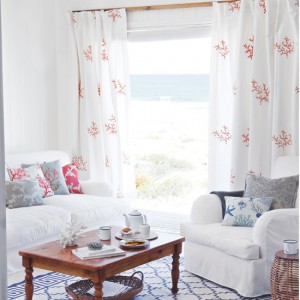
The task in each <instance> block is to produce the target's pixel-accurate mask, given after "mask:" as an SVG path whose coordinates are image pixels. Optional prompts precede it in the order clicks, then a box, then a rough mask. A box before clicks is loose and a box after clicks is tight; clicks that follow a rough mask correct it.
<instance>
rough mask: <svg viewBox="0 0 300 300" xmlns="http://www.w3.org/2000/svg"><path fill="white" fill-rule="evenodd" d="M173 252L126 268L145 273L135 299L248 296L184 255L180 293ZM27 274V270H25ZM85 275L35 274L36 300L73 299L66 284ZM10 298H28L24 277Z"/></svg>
mask: <svg viewBox="0 0 300 300" xmlns="http://www.w3.org/2000/svg"><path fill="white" fill-rule="evenodd" d="M171 262H172V258H171V256H168V257H165V258H162V259H159V260H157V261H153V262H151V263H148V264H144V265H142V266H139V267H137V268H135V269H132V270H129V271H126V272H124V273H122V275H131V274H132V273H133V272H135V271H142V272H143V274H144V289H143V291H142V292H141V293H140V294H138V295H137V296H135V298H134V300H171V299H172V300H173V299H177V300H198V299H201V300H222V299H225V300H237V299H239V300H246V299H254V298H245V297H242V296H240V295H239V294H237V293H236V292H235V291H234V290H231V289H228V288H225V287H222V286H220V285H218V284H216V283H213V282H211V281H209V280H206V279H204V278H201V277H199V276H196V275H193V274H191V273H189V272H187V271H185V270H184V267H183V258H181V259H180V277H179V282H178V288H179V291H178V294H177V295H173V294H172V292H171V289H170V288H171V286H172V280H171V267H172V264H171ZM24 275H25V272H24ZM81 279H82V278H78V277H74V276H70V275H64V274H61V273H56V272H49V273H47V274H43V275H39V276H36V277H35V278H34V296H33V299H34V300H72V298H71V297H70V296H69V295H68V294H67V293H66V291H65V286H67V285H69V284H71V283H73V282H76V281H78V280H81ZM7 298H8V300H24V299H25V297H24V281H22V282H18V283H14V284H12V285H11V286H9V287H8V294H7ZM255 299H257V300H271V296H270V295H266V296H262V297H256V298H255Z"/></svg>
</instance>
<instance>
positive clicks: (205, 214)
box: [191, 194, 223, 224]
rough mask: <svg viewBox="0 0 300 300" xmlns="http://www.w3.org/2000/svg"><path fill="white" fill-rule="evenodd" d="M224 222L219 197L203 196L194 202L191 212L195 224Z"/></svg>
mask: <svg viewBox="0 0 300 300" xmlns="http://www.w3.org/2000/svg"><path fill="white" fill-rule="evenodd" d="M222 220H223V218H222V205H221V201H220V199H219V197H218V196H217V195H213V194H208V195H202V196H200V197H199V198H197V199H196V200H195V201H194V203H193V206H192V211H191V221H192V222H193V223H199V224H209V223H220V222H222Z"/></svg>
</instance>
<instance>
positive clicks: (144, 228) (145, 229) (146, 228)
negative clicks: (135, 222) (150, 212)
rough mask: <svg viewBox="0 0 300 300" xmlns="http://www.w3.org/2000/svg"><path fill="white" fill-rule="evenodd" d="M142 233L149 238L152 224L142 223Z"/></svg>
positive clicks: (142, 235)
mask: <svg viewBox="0 0 300 300" xmlns="http://www.w3.org/2000/svg"><path fill="white" fill-rule="evenodd" d="M139 229H140V235H141V237H143V238H148V237H149V235H150V225H149V224H141V225H140V228H139Z"/></svg>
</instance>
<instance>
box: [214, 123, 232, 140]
mask: <svg viewBox="0 0 300 300" xmlns="http://www.w3.org/2000/svg"><path fill="white" fill-rule="evenodd" d="M212 134H213V135H214V136H215V137H216V138H217V139H218V140H219V141H220V142H225V144H227V142H228V141H229V140H231V134H230V131H229V129H228V127H227V126H226V125H224V126H223V129H221V130H219V131H217V130H216V131H214V132H213V133H212Z"/></svg>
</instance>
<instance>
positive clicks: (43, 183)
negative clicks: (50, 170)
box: [36, 174, 53, 197]
mask: <svg viewBox="0 0 300 300" xmlns="http://www.w3.org/2000/svg"><path fill="white" fill-rule="evenodd" d="M36 179H37V181H38V183H39V186H40V187H41V188H42V189H43V190H44V195H43V197H47V195H48V194H53V191H52V190H51V188H50V186H49V184H48V182H47V181H46V180H45V179H44V178H42V177H41V175H39V174H37V176H36Z"/></svg>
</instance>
